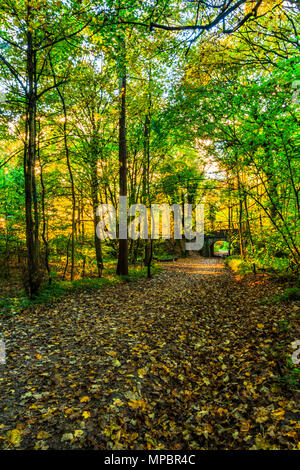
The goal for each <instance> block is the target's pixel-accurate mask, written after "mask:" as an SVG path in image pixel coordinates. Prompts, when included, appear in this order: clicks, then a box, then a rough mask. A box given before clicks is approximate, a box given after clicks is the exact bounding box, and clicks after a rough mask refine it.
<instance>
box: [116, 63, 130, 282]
mask: <svg viewBox="0 0 300 470" xmlns="http://www.w3.org/2000/svg"><path fill="white" fill-rule="evenodd" d="M123 68H125V67H124V63H123ZM119 184H120V192H119V194H120V196H127V144H126V74H125V70H123V76H122V78H121V80H120V118H119ZM117 274H118V275H123V276H127V274H128V239H127V238H126V239H124V240H123V239H119V258H118V265H117Z"/></svg>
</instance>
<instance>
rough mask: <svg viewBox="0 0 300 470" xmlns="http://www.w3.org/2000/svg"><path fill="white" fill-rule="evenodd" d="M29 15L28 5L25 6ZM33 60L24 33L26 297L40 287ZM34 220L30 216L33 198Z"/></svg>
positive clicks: (28, 36)
mask: <svg viewBox="0 0 300 470" xmlns="http://www.w3.org/2000/svg"><path fill="white" fill-rule="evenodd" d="M28 14H29V15H30V7H29V8H28ZM35 68H36V59H35V51H34V49H33V39H32V32H30V31H29V30H28V32H27V81H28V90H27V94H26V123H25V133H26V136H25V149H24V180H25V222H26V245H27V257H28V259H27V269H28V272H27V275H28V279H27V282H28V290H29V294H30V296H31V297H32V296H34V295H36V294H37V293H38V289H39V286H40V276H39V244H38V226H37V224H38V214H37V210H38V209H37V202H36V190H35V172H34V164H35V161H36V100H37V96H36V83H35V76H36V71H35ZM34 195H35V199H34V209H35V219H33V214H32V209H33V197H34Z"/></svg>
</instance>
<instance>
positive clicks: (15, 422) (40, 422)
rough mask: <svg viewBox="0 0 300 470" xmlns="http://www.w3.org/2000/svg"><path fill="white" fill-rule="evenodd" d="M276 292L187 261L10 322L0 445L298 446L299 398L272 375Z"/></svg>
mask: <svg viewBox="0 0 300 470" xmlns="http://www.w3.org/2000/svg"><path fill="white" fill-rule="evenodd" d="M272 289H273V290H274V289H275V288H274V287H273V286H272V284H271V283H270V282H269V281H267V280H265V279H264V278H256V279H254V280H252V281H251V282H250V281H249V279H248V280H244V279H238V278H236V277H235V276H234V275H233V274H232V273H231V272H230V271H229V270H227V269H226V268H225V267H224V264H223V262H222V260H218V259H203V258H188V259H184V260H179V261H177V262H173V263H168V264H164V266H163V270H162V272H161V273H160V274H159V275H157V276H156V277H155V278H154V279H151V280H145V279H143V280H140V281H138V282H135V283H126V284H120V285H116V286H113V287H109V288H106V289H105V290H102V291H98V292H83V293H80V294H76V295H71V296H69V297H67V298H65V299H62V300H60V301H59V302H57V303H55V304H54V305H53V306H39V307H36V308H35V309H34V310H31V311H30V312H24V314H23V315H21V316H16V317H15V318H14V319H13V320H10V322H8V324H7V329H6V336H5V340H6V345H7V353H8V357H7V363H6V365H5V366H0V367H1V368H2V371H1V375H2V383H1V388H2V391H1V408H2V409H1V410H0V417H1V421H0V446H1V445H2V446H3V447H4V448H8V447H9V448H14V447H18V448H21V449H24V448H25V449H30V448H36V449H47V448H50V449H69V448H75V449H76V448H93V449H130V448H131V449H147V448H148V449H181V448H192V449H201V448H204V449H217V448H218V449H225V448H227V449H231V448H234V449H249V448H250V447H252V446H255V448H260V447H264V446H265V448H272V447H275V448H283V449H288V448H294V446H295V439H296V437H295V436H296V434H295V430H294V428H293V426H294V424H293V423H294V416H295V415H294V412H295V406H296V405H295V403H294V396H293V395H291V394H290V393H289V392H286V391H284V390H282V389H281V388H280V386H279V385H278V384H277V383H276V380H275V376H277V375H278V370H277V366H276V362H275V360H274V344H277V343H278V341H279V339H280V334H281V333H280V332H279V331H278V321H279V320H280V319H282V315H283V313H285V314H286V310H285V312H283V311H282V307H279V306H275V305H273V306H264V305H261V303H260V299H261V297H263V296H265V295H266V294H267V293H268V294H270V293H272ZM291 308H292V307H291Z"/></svg>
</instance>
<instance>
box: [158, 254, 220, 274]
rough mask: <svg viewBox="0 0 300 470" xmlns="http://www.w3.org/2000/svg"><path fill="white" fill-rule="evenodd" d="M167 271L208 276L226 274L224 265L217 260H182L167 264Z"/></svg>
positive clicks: (198, 258) (199, 258) (193, 258)
mask: <svg viewBox="0 0 300 470" xmlns="http://www.w3.org/2000/svg"><path fill="white" fill-rule="evenodd" d="M165 267H166V269H168V270H175V271H180V272H185V273H188V274H208V275H213V276H218V275H220V274H222V273H223V272H224V263H223V262H222V261H221V260H220V259H217V258H202V257H200V256H199V257H192V258H182V259H179V260H177V261H172V262H170V263H166V266H165Z"/></svg>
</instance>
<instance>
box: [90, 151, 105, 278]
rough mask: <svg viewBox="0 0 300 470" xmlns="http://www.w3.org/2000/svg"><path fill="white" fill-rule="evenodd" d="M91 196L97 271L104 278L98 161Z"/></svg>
mask: <svg viewBox="0 0 300 470" xmlns="http://www.w3.org/2000/svg"><path fill="white" fill-rule="evenodd" d="M91 193H92V194H91V195H92V204H93V221H94V239H95V253H96V262H97V271H98V276H99V277H101V276H102V270H103V258H102V247H101V240H100V238H99V237H98V236H97V233H96V229H97V225H98V223H99V222H100V217H99V216H98V215H97V208H98V206H99V197H98V172H97V160H96V161H95V163H94V165H93V166H92V168H91Z"/></svg>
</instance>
